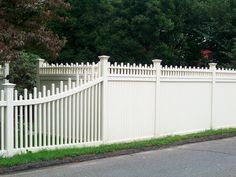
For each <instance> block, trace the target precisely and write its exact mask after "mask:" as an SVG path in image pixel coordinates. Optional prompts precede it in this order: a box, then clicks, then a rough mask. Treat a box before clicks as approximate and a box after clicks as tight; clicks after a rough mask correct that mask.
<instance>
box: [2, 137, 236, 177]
mask: <svg viewBox="0 0 236 177" xmlns="http://www.w3.org/2000/svg"><path fill="white" fill-rule="evenodd" d="M2 176H4V177H131V176H132V177H236V137H235V138H229V139H223V140H216V141H210V142H203V143H197V144H189V145H183V146H179V147H174V148H168V149H163V150H156V151H148V152H143V153H137V154H132V155H125V156H120V157H113V158H107V159H101V160H93V161H88V162H83V163H74V164H67V165H62V166H57V167H49V168H44V169H39V170H32V171H27V172H20V173H16V174H11V175H2Z"/></svg>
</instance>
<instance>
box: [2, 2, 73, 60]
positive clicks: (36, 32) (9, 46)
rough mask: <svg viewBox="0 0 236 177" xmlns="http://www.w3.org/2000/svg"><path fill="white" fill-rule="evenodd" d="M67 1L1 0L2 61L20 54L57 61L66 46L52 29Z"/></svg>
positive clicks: (66, 5)
mask: <svg viewBox="0 0 236 177" xmlns="http://www.w3.org/2000/svg"><path fill="white" fill-rule="evenodd" d="M68 7H69V6H68V4H66V3H64V2H63V0H50V1H47V0H0V61H6V60H7V61H12V60H15V59H17V58H18V57H19V54H20V51H21V50H23V49H24V50H25V51H27V52H31V53H37V54H40V55H41V56H44V57H52V58H55V57H56V56H57V55H58V53H59V51H60V49H61V48H62V46H63V45H64V43H65V40H64V39H62V38H61V39H60V38H59V37H58V36H57V35H55V34H54V33H53V32H52V31H51V30H50V29H49V28H48V27H47V24H48V22H49V21H50V20H52V19H55V18H58V19H61V18H60V16H58V15H56V13H55V11H56V10H57V9H59V8H68Z"/></svg>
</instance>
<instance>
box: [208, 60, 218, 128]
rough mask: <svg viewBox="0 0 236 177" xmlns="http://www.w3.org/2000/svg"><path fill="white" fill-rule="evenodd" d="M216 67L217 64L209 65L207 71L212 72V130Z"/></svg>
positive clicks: (212, 123) (211, 124)
mask: <svg viewBox="0 0 236 177" xmlns="http://www.w3.org/2000/svg"><path fill="white" fill-rule="evenodd" d="M216 65H217V63H209V69H210V71H211V72H212V84H211V120H210V129H214V117H215V109H214V101H215V87H216Z"/></svg>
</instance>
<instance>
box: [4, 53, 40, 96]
mask: <svg viewBox="0 0 236 177" xmlns="http://www.w3.org/2000/svg"><path fill="white" fill-rule="evenodd" d="M37 58H39V57H38V56H37V55H34V54H30V53H25V52H21V53H20V57H19V59H18V60H15V61H12V62H11V63H10V75H9V80H10V82H11V83H14V84H16V89H17V90H18V92H19V93H20V94H22V93H23V90H24V89H25V88H27V89H28V90H29V91H32V90H33V87H34V86H35V85H36V68H37V67H36V59H37Z"/></svg>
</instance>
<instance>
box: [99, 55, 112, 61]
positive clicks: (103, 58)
mask: <svg viewBox="0 0 236 177" xmlns="http://www.w3.org/2000/svg"><path fill="white" fill-rule="evenodd" d="M98 58H99V59H100V60H108V59H109V58H110V56H107V55H101V56H98Z"/></svg>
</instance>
